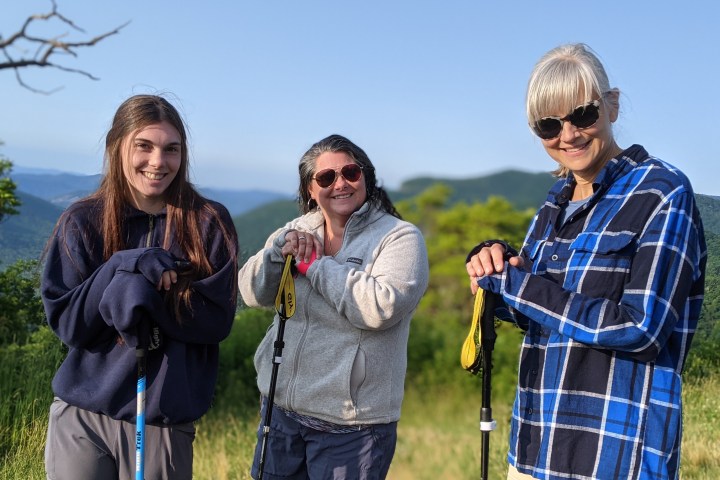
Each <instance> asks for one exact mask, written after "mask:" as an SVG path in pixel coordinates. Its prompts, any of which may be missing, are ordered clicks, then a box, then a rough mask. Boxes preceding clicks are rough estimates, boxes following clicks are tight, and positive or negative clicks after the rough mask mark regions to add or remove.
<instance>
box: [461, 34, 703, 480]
mask: <svg viewBox="0 0 720 480" xmlns="http://www.w3.org/2000/svg"><path fill="white" fill-rule="evenodd" d="M619 96H620V92H619V91H618V90H617V89H615V88H610V85H609V82H608V78H607V75H606V73H605V69H604V68H603V66H602V64H601V63H600V61H599V60H598V58H597V57H596V56H595V55H594V54H593V53H592V51H591V50H590V49H589V48H588V47H586V46H585V45H582V44H578V45H564V46H560V47H558V48H555V49H553V50H551V51H550V52H548V53H547V54H545V56H543V57H542V58H541V59H540V61H539V62H538V63H537V65H536V66H535V69H534V70H533V72H532V76H531V78H530V82H529V85H528V92H527V115H528V120H529V122H530V127H531V128H532V130H533V132H534V133H535V134H536V135H537V136H538V137H539V138H540V142H541V144H542V146H543V148H545V151H546V152H547V153H548V155H550V157H552V158H553V160H555V161H556V162H557V163H558V169H557V170H556V172H555V173H556V174H557V176H558V177H559V179H558V181H557V182H556V183H555V186H554V187H552V189H551V190H550V193H549V194H548V197H547V199H546V200H545V204H544V205H543V206H542V207H541V208H540V210H539V211H538V213H537V215H536V217H535V218H534V220H533V222H532V224H531V225H530V229H529V231H528V233H527V236H526V238H525V242H524V245H523V247H522V249H521V250H520V254H519V255H518V254H517V252H515V251H514V250H512V249H511V248H509V246H508V245H506V244H504V243H502V242H499V241H487V242H483V243H481V244H480V245H478V246H477V247H476V248H475V249H473V250H472V251H471V252H470V255H468V263H467V272H468V274H469V275H470V280H471V287H472V291H473V293H475V292H476V291H477V289H478V285H479V286H480V287H481V288H483V289H484V290H488V291H492V292H493V293H495V294H498V295H500V296H501V297H502V300H503V301H504V302H503V303H504V305H503V306H506V307H508V309H506V310H504V311H505V312H507V311H509V312H510V314H511V317H510V318H507V320H510V321H513V322H515V323H516V324H517V325H518V326H520V327H521V328H522V329H524V330H525V338H524V341H523V345H522V349H521V355H520V369H519V383H518V388H517V393H516V397H515V405H514V407H513V415H512V423H511V430H510V451H509V453H508V461H509V463H510V472H509V475H508V478H512V479H520V478H538V479H558V480H559V479H563V480H566V479H571V478H572V479H590V478H592V479H613V480H614V479H619V478H622V479H648V480H649V479H676V478H678V471H679V466H680V440H681V437H682V404H681V393H682V379H681V373H682V370H683V366H684V363H685V358H686V356H687V353H688V349H689V348H690V344H691V341H692V337H693V333H694V332H695V329H696V327H697V322H698V317H699V316H700V306H701V304H702V300H703V291H704V277H705V261H706V257H707V253H706V248H705V239H704V235H703V227H702V222H701V220H700V216H699V214H698V209H697V206H696V204H695V197H694V194H693V190H692V187H691V186H690V182H689V181H688V179H687V178H686V177H685V175H683V173H682V172H680V171H679V170H678V169H677V168H675V167H673V166H672V165H670V164H668V163H666V162H664V161H662V160H660V159H658V158H656V157H653V156H651V155H649V154H648V152H647V151H645V149H644V148H643V147H642V146H640V145H632V146H631V147H629V148H626V149H622V148H620V147H618V145H617V143H616V142H615V139H614V137H613V132H612V128H611V126H612V124H613V123H614V122H615V121H616V120H617V118H618V109H619ZM500 312H501V310H498V312H497V313H500Z"/></svg>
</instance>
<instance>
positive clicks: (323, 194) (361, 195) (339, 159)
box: [308, 152, 367, 226]
mask: <svg viewBox="0 0 720 480" xmlns="http://www.w3.org/2000/svg"><path fill="white" fill-rule="evenodd" d="M351 163H355V162H354V161H353V159H352V157H350V155H348V154H347V153H345V152H325V153H323V154H321V155H320V156H319V157H318V158H317V160H316V161H315V171H314V173H313V176H314V175H315V174H317V173H318V172H322V171H323V170H326V169H328V168H330V169H333V170H335V171H336V175H335V181H334V182H333V183H332V184H331V185H330V186H329V187H325V188H322V187H320V185H318V184H317V181H315V180H311V181H310V184H309V186H308V193H309V194H310V197H311V198H312V199H314V200H315V201H316V202H317V204H318V205H319V206H320V208H321V209H322V212H323V215H324V216H325V220H326V222H328V223H336V222H339V223H340V224H341V225H343V226H344V225H345V222H347V220H348V218H350V215H352V214H353V212H355V211H356V210H357V209H359V208H360V207H361V206H362V204H363V203H365V200H366V198H367V192H366V188H365V175H364V174H363V175H360V178H359V179H358V180H357V181H355V182H350V181H348V180H347V179H345V178H344V177H343V176H342V175H340V169H341V168H342V167H343V166H344V165H348V164H351Z"/></svg>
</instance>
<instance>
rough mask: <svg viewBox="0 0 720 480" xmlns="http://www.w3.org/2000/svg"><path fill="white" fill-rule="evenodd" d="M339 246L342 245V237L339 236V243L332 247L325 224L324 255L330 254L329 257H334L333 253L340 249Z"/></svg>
mask: <svg viewBox="0 0 720 480" xmlns="http://www.w3.org/2000/svg"><path fill="white" fill-rule="evenodd" d="M340 247H342V237H341V238H340V245H338V246H337V247H335V248H333V242H332V240H330V235H328V229H327V226H325V255H330V256H331V257H334V256H335V254H336V253H337V252H338V251H339V250H340Z"/></svg>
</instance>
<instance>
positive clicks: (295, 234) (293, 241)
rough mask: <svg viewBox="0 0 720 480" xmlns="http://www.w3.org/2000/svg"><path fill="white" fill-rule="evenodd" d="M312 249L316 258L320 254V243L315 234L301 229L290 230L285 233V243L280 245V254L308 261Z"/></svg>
mask: <svg viewBox="0 0 720 480" xmlns="http://www.w3.org/2000/svg"><path fill="white" fill-rule="evenodd" d="M313 251H315V255H316V257H317V258H320V257H321V256H322V245H321V244H320V240H318V239H317V238H316V237H315V235H313V234H312V233H310V232H303V231H302V230H290V231H288V232H287V233H286V234H285V245H283V247H282V255H283V257H286V256H288V255H292V256H293V257H295V259H296V260H297V261H298V262H305V263H310V256H311V255H312V253H313Z"/></svg>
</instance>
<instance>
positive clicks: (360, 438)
mask: <svg viewBox="0 0 720 480" xmlns="http://www.w3.org/2000/svg"><path fill="white" fill-rule="evenodd" d="M299 173H300V188H299V192H298V193H299V199H298V200H299V204H300V210H301V212H302V214H303V215H302V216H300V217H298V218H296V219H295V220H292V221H291V222H289V223H288V224H287V225H285V226H284V227H282V228H280V229H279V230H277V231H276V232H274V233H273V234H272V235H271V236H270V238H268V240H267V242H266V244H265V247H264V248H263V249H262V250H261V251H260V252H258V253H257V254H256V255H255V256H253V257H252V258H250V259H249V260H248V261H247V263H245V265H244V266H243V268H242V269H241V270H240V275H239V285H240V294H241V296H242V298H243V300H244V302H245V303H246V304H247V305H248V306H251V307H258V306H271V305H273V304H274V300H275V295H276V293H277V291H278V285H279V283H280V278H281V274H282V270H283V264H284V258H285V257H286V256H287V255H292V256H293V257H294V258H295V261H296V268H297V271H298V272H299V275H298V276H297V278H296V279H295V294H296V300H297V304H296V310H295V315H294V316H293V317H292V318H291V319H289V320H288V321H287V322H286V327H285V334H284V339H285V346H284V350H283V364H282V367H281V368H279V370H278V379H277V389H276V392H275V398H274V400H275V402H274V405H273V413H272V422H271V431H270V433H269V440H268V442H267V450H266V459H265V464H264V469H263V478H266V479H270V480H272V479H304V478H318V479H382V478H385V476H386V475H387V472H388V469H389V467H390V462H391V460H392V457H393V454H394V451H395V442H396V430H397V421H398V419H399V418H400V405H401V403H402V399H403V384H404V380H405V370H406V363H407V359H406V357H407V355H406V350H407V341H408V332H409V328H410V319H411V317H412V315H413V313H414V311H415V309H416V307H417V305H418V302H419V301H420V298H421V297H422V295H423V294H424V292H425V289H426V287H427V283H428V259H427V252H426V250H425V242H424V240H423V237H422V234H421V233H420V231H419V230H418V229H417V228H416V227H415V226H414V225H412V224H410V223H408V222H405V221H403V220H401V219H400V215H399V214H398V212H397V211H396V210H395V207H394V206H393V204H392V202H391V201H390V199H389V198H388V196H387V194H386V192H385V191H384V190H383V189H382V188H380V187H379V186H378V185H377V177H376V175H375V167H374V166H373V164H372V163H371V162H370V159H369V158H368V156H367V155H366V154H365V152H364V151H363V150H362V149H361V148H359V147H358V146H357V145H355V144H353V143H352V142H351V141H350V140H348V139H347V138H344V137H342V136H340V135H331V136H329V137H327V138H325V139H323V140H320V141H319V142H317V143H316V144H314V145H313V146H312V147H311V148H310V149H309V150H308V151H307V152H306V153H305V155H303V157H302V158H301V160H300V165H299ZM278 323H279V319H278V317H277V316H276V317H275V321H274V324H273V326H272V328H270V329H269V330H268V332H267V334H266V335H265V338H264V339H263V340H262V342H261V343H260V346H259V347H258V349H257V352H256V354H255V368H256V369H257V372H258V387H259V389H260V392H261V394H262V397H263V407H262V409H263V412H262V417H261V418H265V412H264V410H265V408H266V407H267V396H268V392H269V383H270V378H271V369H272V356H273V343H274V341H275V339H276V336H277V330H276V329H277V327H278ZM261 428H262V425H261ZM258 438H259V439H260V441H259V442H258V447H257V448H256V452H255V461H254V464H253V469H252V474H253V477H255V478H257V474H258V463H259V456H260V448H261V441H262V431H261V430H259V431H258Z"/></svg>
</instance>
